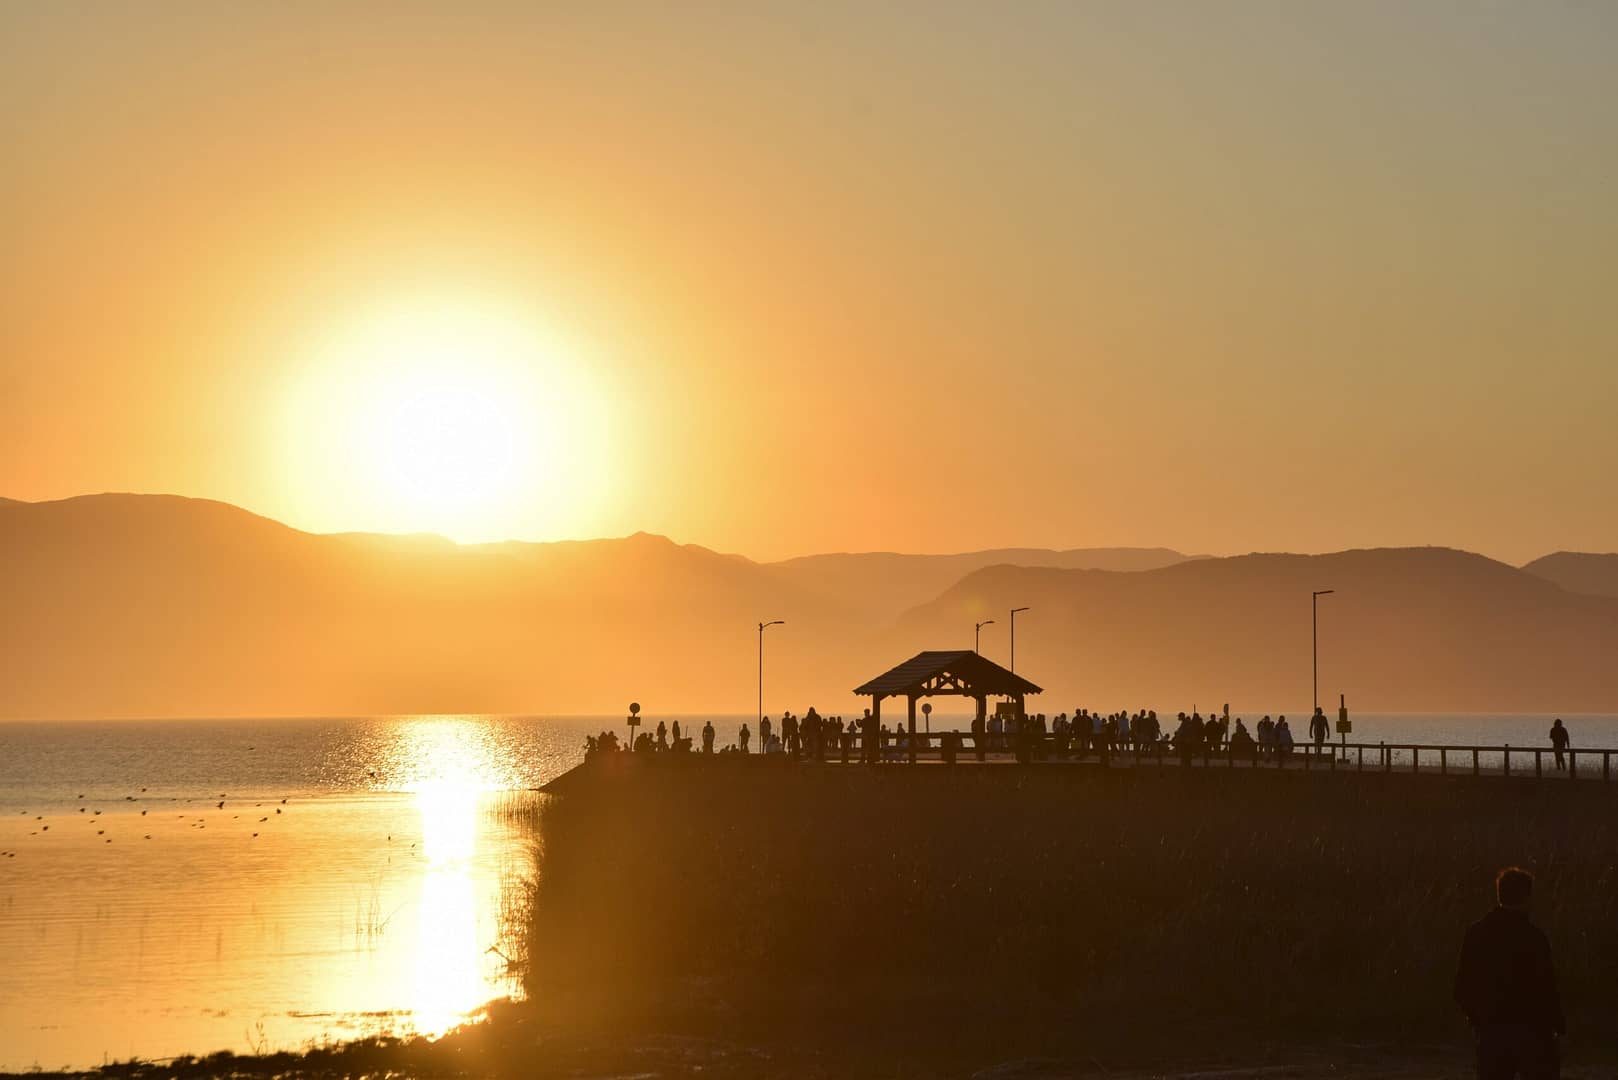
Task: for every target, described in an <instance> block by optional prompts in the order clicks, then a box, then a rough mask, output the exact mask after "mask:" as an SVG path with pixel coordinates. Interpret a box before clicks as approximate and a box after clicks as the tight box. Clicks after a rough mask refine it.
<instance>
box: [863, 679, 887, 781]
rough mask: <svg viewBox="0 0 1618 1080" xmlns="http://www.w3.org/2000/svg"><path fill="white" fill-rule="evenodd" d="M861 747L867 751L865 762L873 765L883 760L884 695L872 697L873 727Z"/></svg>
mask: <svg viewBox="0 0 1618 1080" xmlns="http://www.w3.org/2000/svg"><path fill="white" fill-rule="evenodd" d="M861 741H862V743H863V745H862V746H861V747H860V749H862V750H863V751H865V760H866V761H867V762H869V763H870V764H872V765H875V764H877V763H878V762H880V761H881V760H882V695H881V694H872V695H871V726H870V727H869V728H868V729H867V730H866V732H865V738H864V739H863V740H861Z"/></svg>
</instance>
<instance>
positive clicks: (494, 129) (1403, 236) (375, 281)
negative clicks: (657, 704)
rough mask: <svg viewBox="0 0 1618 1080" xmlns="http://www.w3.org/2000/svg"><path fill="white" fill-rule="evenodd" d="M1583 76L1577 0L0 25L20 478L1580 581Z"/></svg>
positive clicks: (675, 525) (1617, 220)
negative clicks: (1459, 555) (1543, 559)
mask: <svg viewBox="0 0 1618 1080" xmlns="http://www.w3.org/2000/svg"><path fill="white" fill-rule="evenodd" d="M384 11H385V12H387V14H388V17H387V18H382V17H381V13H382V12H384ZM1615 55H1618V5H1612V4H1601V3H1584V4H1574V3H1569V4H1559V5H1526V4H1524V5H1515V6H1510V7H1508V6H1506V5H1489V6H1481V5H1469V4H1460V3H1456V4H1449V3H1436V2H1435V3H1422V4H1408V3H1382V4H1377V3H1355V4H1340V5H1335V6H1333V7H1330V8H1328V7H1326V6H1324V5H1313V4H1308V5H1305V4H1296V3H1275V4H1236V3H1229V4H1204V3H1186V4H1169V3H1145V4H1143V3H1112V4H1105V3H1095V4H1080V3H1048V4H1047V3H1035V2H1026V3H1014V4H976V3H960V4H945V3H913V4H912V3H877V4H871V3H848V4H843V3H820V4H815V5H801V4H797V5H780V6H776V5H771V4H763V3H756V4H754V3H750V4H742V3H712V4H709V3H691V4H687V3H648V4H645V5H631V4H618V3H608V4H582V3H573V2H559V3H549V4H547V3H512V4H509V5H504V4H492V3H485V4H476V3H457V4H448V3H445V4H437V5H432V4H410V3H397V2H390V3H387V4H365V3H358V2H355V3H346V4H340V5H332V4H302V3H286V4H275V5H269V4H265V5H242V4H236V5H218V4H203V3H199V4H194V5H193V4H182V3H154V4H79V3H62V4H55V3H32V4H24V3H12V4H7V5H4V7H3V8H0V128H3V139H4V147H5V149H4V154H5V164H4V166H3V167H0V496H7V497H12V498H21V499H30V500H34V499H48V498H58V497H63V496H68V495H74V494H81V493H85V492H95V491H106V490H124V491H150V492H159V491H161V492H176V493H180V494H186V495H196V496H206V497H211V498H217V499H223V500H226V501H229V502H233V503H237V504H240V505H242V506H245V507H247V508H249V509H252V510H255V511H257V512H259V513H263V514H267V515H269V516H271V517H275V518H278V519H281V520H284V521H286V522H288V523H290V524H293V525H296V526H298V527H301V528H306V529H311V530H315V531H339V530H351V529H377V530H387V531H412V530H432V531H438V532H443V533H445V534H447V535H450V536H453V537H456V538H458V539H466V540H483V539H492V538H503V537H521V538H530V539H557V538H564V537H589V536H601V535H616V534H622V533H627V532H631V531H634V530H638V529H646V530H650V531H655V532H662V533H667V534H669V535H671V536H673V537H675V538H676V539H679V540H682V541H689V542H696V543H701V544H705V545H707V546H710V547H715V548H719V549H723V550H728V551H738V552H742V553H744V554H747V555H750V556H754V557H758V558H774V557H784V556H788V555H795V554H802V553H807V552H813V551H825V550H851V549H852V550H866V549H877V548H886V549H903V550H918V551H921V550H925V551H942V550H964V549H969V548H978V547H986V546H995V545H1009V544H1028V545H1036V544H1037V545H1050V546H1062V547H1071V546H1090V545H1122V544H1141V545H1155V544H1162V545H1168V546H1173V547H1177V548H1180V549H1182V550H1188V551H1197V552H1214V553H1225V552H1238V551H1248V550H1253V549H1260V550H1277V549H1289V550H1302V551H1323V550H1336V549H1340V548H1344V547H1350V546H1362V545H1376V544H1407V543H1433V544H1450V545H1455V546H1460V547H1467V548H1471V549H1474V550H1480V551H1483V552H1485V553H1487V554H1490V555H1494V556H1497V557H1501V558H1506V559H1510V560H1512V561H1523V560H1526V559H1529V558H1532V557H1534V556H1537V555H1540V554H1543V553H1545V552H1547V551H1551V550H1555V549H1559V548H1572V549H1580V550H1602V551H1606V550H1613V549H1615V548H1618V498H1615V497H1614V496H1613V484H1614V477H1615V476H1618V304H1615V300H1614V296H1613V282H1614V280H1615V273H1618V204H1615V202H1614V198H1615V193H1618V106H1615V104H1614V103H1615V102H1618V63H1615V62H1614V56H1615Z"/></svg>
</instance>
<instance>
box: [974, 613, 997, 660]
mask: <svg viewBox="0 0 1618 1080" xmlns="http://www.w3.org/2000/svg"><path fill="white" fill-rule="evenodd" d="M993 625H994V620H993V619H984V620H983V621H982V622H980V623H973V624H972V651H973V652H978V651H979V649H978V641H979V635H981V634H982V633H983V628H984V627H985V626H993Z"/></svg>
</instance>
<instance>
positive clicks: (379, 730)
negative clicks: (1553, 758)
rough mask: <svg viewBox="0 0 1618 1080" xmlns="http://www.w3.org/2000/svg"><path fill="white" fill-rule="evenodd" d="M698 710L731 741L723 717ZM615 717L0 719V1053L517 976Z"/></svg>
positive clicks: (10, 1066) (1407, 725) (152, 1050)
mask: <svg viewBox="0 0 1618 1080" xmlns="http://www.w3.org/2000/svg"><path fill="white" fill-rule="evenodd" d="M1159 711H1160V713H1161V712H1164V711H1165V710H1159ZM1244 715H1246V716H1247V719H1248V720H1249V722H1251V721H1252V720H1254V719H1256V718H1257V714H1256V713H1245V714H1244ZM665 719H669V720H672V719H674V718H673V717H669V718H665ZM680 719H681V720H682V723H684V724H687V725H689V724H690V722H691V721H690V718H685V717H682V718H680ZM1299 719H1305V718H1304V717H1302V716H1301V715H1300V717H1299ZM1564 719H1565V721H1566V722H1567V724H1568V726H1569V728H1570V730H1571V732H1572V735H1573V741H1574V744H1575V746H1595V747H1608V748H1618V716H1567V717H1564ZM715 720H716V726H717V727H718V728H719V729H720V742H721V744H723V743H725V742H728V741H730V740H731V738H732V737H733V734H734V732H735V730H736V727H737V725H738V724H739V723H740V718H735V717H730V718H722V719H721V718H715ZM1550 721H1551V717H1550V716H1549V715H1534V716H1482V717H1458V716H1411V715H1404V716H1377V715H1371V714H1366V715H1361V716H1356V717H1355V722H1356V723H1355V731H1354V736H1353V737H1354V739H1355V740H1357V741H1364V742H1373V743H1374V742H1377V741H1378V740H1386V741H1389V742H1395V741H1406V742H1411V741H1417V742H1425V743H1443V744H1451V745H1455V744H1467V743H1483V744H1490V745H1499V744H1502V743H1508V742H1509V743H1511V744H1512V745H1513V746H1514V747H1516V746H1522V747H1532V746H1544V745H1545V744H1546V743H1545V730H1546V728H1548V727H1549V726H1550ZM651 723H652V724H654V725H655V723H656V720H655V718H654V719H652V720H651ZM700 723H701V721H700V720H698V721H696V724H697V726H700ZM965 724H966V718H965V717H960V716H956V715H953V714H952V715H946V714H943V713H939V714H935V715H934V716H933V718H932V726H933V728H934V729H935V730H942V729H945V728H950V727H957V726H960V727H964V726H965ZM609 726H611V727H614V728H616V729H617V730H618V731H619V733H620V735H623V734H624V733H625V729H624V728H623V727H622V719H621V718H617V717H613V718H602V717H547V718H536V717H478V716H421V717H388V718H362V719H332V720H233V721H203V720H188V721H162V722H146V721H126V722H117V723H100V722H97V723H89V722H85V723H58V724H43V723H41V724H35V723H13V724H0V957H3V958H4V960H5V963H6V966H7V971H6V977H5V978H4V979H0V1070H21V1069H27V1068H30V1067H32V1066H35V1065H39V1066H42V1067H45V1068H58V1067H62V1066H74V1067H81V1066H90V1065H97V1064H100V1063H101V1062H103V1061H104V1060H108V1059H125V1058H129V1057H132V1056H139V1057H145V1058H165V1057H171V1056H174V1055H177V1054H182V1053H198V1054H202V1053H208V1052H212V1051H215V1050H222V1049H230V1050H235V1051H247V1050H253V1049H283V1048H298V1047H302V1046H305V1045H308V1044H309V1043H311V1042H327V1041H333V1040H340V1039H346V1038H353V1037H356V1036H361V1035H366V1034H372V1033H395V1034H397V1033H403V1032H411V1031H414V1032H420V1033H424V1034H438V1033H441V1032H443V1031H446V1030H448V1029H449V1028H451V1027H453V1026H455V1025H457V1024H459V1023H462V1022H464V1021H466V1020H467V1019H469V1018H473V1017H476V1016H477V1015H478V1014H479V1013H480V1012H481V1011H482V1009H483V1008H484V1007H486V1005H487V1004H488V1002H489V1001H491V1000H492V999H495V998H498V997H502V996H507V995H512V994H515V993H517V992H518V990H519V988H518V986H517V985H516V982H515V980H514V979H513V978H512V977H511V975H510V973H509V969H508V967H507V964H506V961H505V960H504V959H503V958H502V957H503V956H510V955H512V954H513V952H514V950H515V949H516V948H517V946H518V941H517V938H516V935H517V934H519V933H520V930H521V926H522V921H523V917H524V916H523V910H522V899H523V897H524V896H525V895H526V884H527V882H528V881H529V879H530V878H531V876H532V874H533V872H534V869H535V866H534V858H535V853H534V846H533V841H532V838H531V836H530V835H529V834H528V826H527V824H526V823H525V818H524V816H523V815H524V811H525V809H527V808H529V807H531V804H532V801H533V800H535V799H537V798H540V797H539V796H534V795H531V794H529V793H528V792H529V789H532V788H534V787H537V786H538V785H540V784H543V783H544V782H546V781H547V780H549V779H551V778H552V777H554V776H556V775H558V774H560V773H561V772H563V771H565V770H566V769H567V768H569V767H571V766H572V765H573V764H574V763H576V762H577V761H578V760H580V758H581V757H582V751H583V741H584V736H585V735H586V734H591V733H595V732H597V731H599V730H601V729H602V728H604V727H609ZM1299 726H1300V728H1301V726H1302V725H1299ZM1300 734H1301V731H1300ZM283 800H284V801H283ZM221 802H222V803H223V804H224V805H223V806H222V807H221V806H220V805H219V804H220V803H221Z"/></svg>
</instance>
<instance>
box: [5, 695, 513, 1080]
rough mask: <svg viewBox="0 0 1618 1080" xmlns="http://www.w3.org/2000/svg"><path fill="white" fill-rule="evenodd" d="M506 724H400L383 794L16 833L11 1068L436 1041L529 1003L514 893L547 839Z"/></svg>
mask: <svg viewBox="0 0 1618 1080" xmlns="http://www.w3.org/2000/svg"><path fill="white" fill-rule="evenodd" d="M490 728H491V725H489V724H487V723H483V722H480V721H478V720H475V719H472V718H420V719H410V720H398V721H390V722H389V724H388V726H387V730H386V735H385V739H379V740H378V742H379V743H381V745H373V746H371V747H368V748H367V752H365V753H364V754H363V756H362V758H361V760H363V762H364V770H363V771H362V772H361V775H365V774H366V772H368V771H370V770H373V769H374V771H375V773H376V778H375V784H374V787H375V790H374V791H372V792H369V793H363V792H362V793H355V792H348V793H344V794H333V795H329V796H320V797H312V796H293V797H292V798H291V799H290V801H288V802H286V803H283V802H282V801H281V796H280V794H279V793H276V794H275V795H273V796H272V795H270V794H269V793H267V792H266V793H265V794H263V795H258V796H253V795H242V796H238V795H235V794H232V795H231V796H230V797H229V798H227V799H224V800H223V801H224V802H225V806H224V807H222V808H221V807H218V806H217V805H216V804H217V803H219V802H220V801H222V800H221V799H220V797H219V794H218V793H217V792H215V793H213V794H212V795H209V796H206V797H203V796H197V797H195V798H192V799H178V800H172V801H171V800H168V799H165V800H163V801H162V802H156V801H146V802H127V803H126V802H124V801H123V800H122V799H120V800H119V801H118V802H117V803H113V802H110V801H109V802H108V804H107V805H106V806H105V808H103V807H99V806H96V807H89V806H87V809H89V810H103V809H104V812H103V813H101V814H97V815H94V816H92V814H90V813H85V814H80V813H78V812H77V811H78V805H71V807H70V808H64V809H62V810H60V811H59V812H57V813H56V814H55V815H54V816H52V815H46V816H44V817H41V818H40V819H39V820H36V818H35V816H34V815H28V816H23V815H20V814H13V815H11V817H10V819H6V820H0V849H4V850H8V851H16V852H17V856H16V857H15V858H9V859H6V860H5V863H4V865H3V866H0V955H4V956H5V957H6V958H7V963H8V966H9V967H10V968H11V969H12V972H11V974H12V976H13V977H12V978H11V979H8V980H6V981H5V982H4V983H0V1071H3V1070H4V1069H12V1070H18V1069H25V1068H28V1067H29V1066H31V1065H32V1064H34V1063H35V1062H36V1061H38V1062H40V1063H43V1064H48V1065H49V1066H51V1067H55V1066H58V1065H74V1066H90V1065H94V1064H97V1063H99V1062H101V1061H102V1060H103V1059H104V1058H128V1057H132V1056H139V1057H144V1058H164V1057H170V1056H173V1055H176V1054H181V1053H198V1054H204V1053H210V1052H213V1051H216V1050H222V1049H230V1050H235V1051H244V1050H249V1049H261V1048H262V1049H272V1050H273V1049H297V1048H299V1047H302V1046H305V1045H308V1044H309V1043H311V1042H314V1043H324V1042H330V1041H340V1040H344V1039H349V1038H355V1037H359V1036H364V1035H370V1034H405V1033H410V1032H415V1033H419V1034H425V1035H430V1036H436V1035H439V1034H442V1033H444V1032H445V1031H447V1030H449V1029H450V1028H453V1027H455V1026H457V1025H458V1024H461V1023H464V1022H465V1021H467V1020H468V1019H472V1018H475V1017H476V1016H477V1015H478V1014H479V1013H480V1012H481V1011H482V1009H483V1008H484V1006H485V1005H486V1004H487V1003H488V1002H489V1001H490V1000H491V999H494V998H498V997H504V996H508V995H512V994H515V993H517V992H518V990H519V986H518V984H517V983H516V982H515V980H514V979H513V978H512V977H511V973H510V972H509V971H508V969H507V965H506V963H505V961H504V960H503V959H502V958H501V955H500V954H501V953H502V952H503V953H505V954H507V955H511V947H510V943H509V941H508V940H507V935H508V934H509V933H511V932H514V931H516V932H520V929H521V928H520V927H513V926H506V925H503V923H502V912H504V911H507V910H510V908H511V905H510V904H508V903H506V902H505V896H504V892H505V890H507V889H511V888H520V887H521V886H520V884H519V883H520V882H521V881H522V880H524V879H526V878H528V877H529V875H530V874H531V872H532V868H533V866H532V858H533V855H532V845H531V842H530V840H529V838H528V837H527V835H526V834H525V833H524V832H523V831H522V829H521V827H520V826H518V825H517V824H515V823H514V819H513V817H512V816H511V815H510V814H509V813H508V811H509V810H510V808H511V802H512V801H513V800H517V801H520V800H521V798H523V796H520V795H517V794H514V793H513V792H512V791H511V790H509V789H510V788H511V787H514V786H516V784H514V783H513V780H514V779H515V775H514V770H513V768H512V767H511V765H510V762H511V761H512V760H513V754H512V753H511V751H510V750H509V749H508V748H503V747H501V746H500V745H499V743H498V739H497V736H495V735H491V733H490ZM508 774H511V775H508ZM517 783H520V780H519V781H517ZM136 793H137V794H138V788H137V789H136ZM73 803H74V804H77V800H76V799H74V800H73ZM142 810H147V811H148V814H146V815H142V814H141V811H142ZM13 819H14V820H13ZM46 824H49V825H50V826H51V828H50V830H49V831H48V832H46V831H44V830H43V829H42V826H43V825H46ZM176 882H183V883H184V887H183V888H178V889H177V888H175V887H174V884H175V883H176ZM63 895H72V896H73V898H74V901H73V903H70V904H64V903H62V902H61V897H62V896H63ZM491 947H493V948H494V949H496V950H499V951H491Z"/></svg>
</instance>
